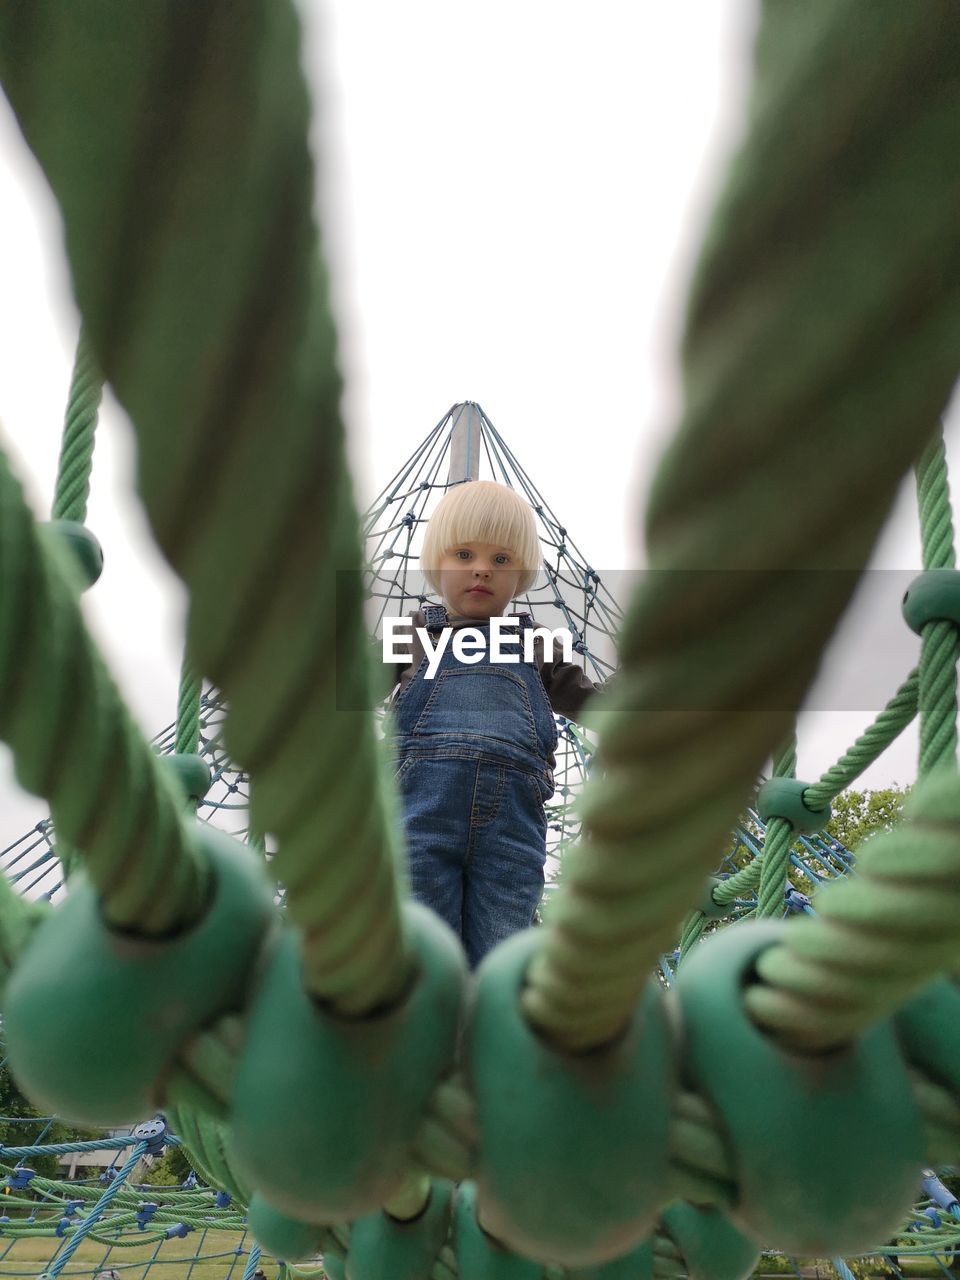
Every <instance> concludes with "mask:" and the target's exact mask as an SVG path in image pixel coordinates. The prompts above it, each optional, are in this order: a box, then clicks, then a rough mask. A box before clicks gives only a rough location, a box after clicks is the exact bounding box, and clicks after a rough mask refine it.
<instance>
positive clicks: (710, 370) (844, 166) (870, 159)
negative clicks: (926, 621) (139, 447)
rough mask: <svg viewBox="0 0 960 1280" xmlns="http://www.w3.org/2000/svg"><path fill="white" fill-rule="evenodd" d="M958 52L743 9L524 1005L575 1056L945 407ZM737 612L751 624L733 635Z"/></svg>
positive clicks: (842, 10)
mask: <svg viewBox="0 0 960 1280" xmlns="http://www.w3.org/2000/svg"><path fill="white" fill-rule="evenodd" d="M787 26H789V28H790V30H789V33H786V32H781V27H787ZM798 27H803V28H804V29H805V37H808V38H804V39H798V38H797V28H798ZM787 35H788V36H789V38H786V36H787ZM814 37H816V38H814ZM957 55H958V39H957V32H956V30H954V29H953V28H952V27H951V24H950V23H949V21H948V9H947V7H946V6H945V5H944V4H940V3H930V4H921V5H917V6H910V7H909V10H907V9H905V8H904V7H903V6H899V5H896V4H894V3H892V0H880V3H877V4H874V5H870V6H858V5H852V4H840V5H835V6H831V7H830V8H829V10H824V9H823V8H822V7H820V6H811V7H809V8H804V9H803V10H801V11H794V10H793V8H792V7H788V11H787V10H785V9H784V7H782V6H775V5H770V6H767V8H766V9H765V10H764V17H763V23H762V28H761V33H760V38H759V43H758V63H757V78H756V82H755V88H754V95H753V111H752V115H751V133H750V137H749V138H748V140H747V143H746V145H745V147H744V149H743V151H742V153H741V155H740V156H739V157H738V159H737V160H736V162H735V163H734V165H733V168H732V171H731V176H730V179H729V182H728V187H727V190H726V192H725V194H724V197H723V199H722V201H721V205H720V208H719V211H718V213H717V214H716V216H715V220H714V224H713V227H712V228H711V231H710V234H709V237H708V243H707V249H706V251H705V253H704V256H703V260H702V261H701V264H700V268H699V270H698V274H697V279H696V281H695V285H694V291H693V298H692V302H691V304H690V310H689V319H688V328H687V337H686V342H685V351H684V373H685V380H686V412H685V417H684V421H683V423H682V426H681V429H680V432H679V434H678V436H677V438H676V440H675V442H674V444H673V445H672V446H671V448H670V450H669V451H668V453H667V455H666V458H665V460H664V462H663V464H662V466H661V469H660V473H659V476H658V478H657V481H656V484H655V486H654V490H653V494H652V497H651V502H650V510H649V515H648V532H649V558H650V563H651V565H652V568H653V570H654V571H653V572H651V573H650V574H648V575H647V579H646V582H645V583H644V586H643V589H642V591H641V593H640V596H639V597H638V599H637V600H636V601H635V602H634V605H633V607H632V608H631V611H630V614H629V616H628V619H627V622H626V626H625V630H624V633H623V636H622V643H621V650H620V651H621V659H622V672H621V677H620V688H619V690H618V691H617V693H616V697H615V700H614V695H613V691H611V700H612V701H615V707H614V710H612V711H611V712H610V713H609V715H608V717H607V720H606V723H605V724H604V725H602V726H601V729H602V733H601V743H600V748H599V750H598V753H597V757H596V760H597V770H596V772H595V775H594V779H593V780H591V784H590V785H589V786H588V788H587V791H586V793H585V795H584V803H583V816H584V838H583V841H582V843H581V845H580V846H579V847H578V848H576V849H574V850H572V851H571V853H570V854H569V855H568V858H567V865H566V868H565V878H564V882H563V884H562V885H561V887H560V890H559V891H558V893H557V895H556V897H555V899H554V922H553V923H552V925H551V927H550V928H548V929H547V930H545V937H544V944H543V949H542V952H541V953H540V955H539V956H538V957H537V958H536V959H535V961H534V962H533V964H532V965H531V968H530V971H529V974H528V987H527V989H526V991H525V992H524V997H523V1002H524V1008H525V1011H526V1013H527V1016H528V1018H530V1020H531V1021H532V1022H534V1023H535V1024H536V1025H537V1026H539V1027H540V1028H542V1029H543V1030H544V1031H545V1032H546V1033H547V1034H549V1035H550V1036H552V1037H554V1038H555V1039H557V1040H559V1041H560V1042H561V1043H563V1044H565V1045H567V1046H569V1047H574V1048H575V1047H586V1046H589V1045H591V1044H597V1043H600V1042H602V1041H603V1040H604V1039H606V1038H608V1037H609V1036H610V1035H612V1034H613V1033H615V1031H616V1030H617V1029H618V1027H620V1026H621V1025H622V1024H623V1022H624V1021H625V1019H626V1016H627V1014H628V1012H629V1010H630V1009H631V1007H632V1006H633V1004H634V1002H635V1000H636V998H637V994H638V991H639V989H640V987H641V985H642V983H643V982H644V981H645V977H646V974H647V973H648V972H649V969H650V967H651V966H652V964H653V962H654V960H655V957H656V956H657V955H659V954H660V953H661V952H662V951H664V950H666V949H667V948H668V947H669V946H670V945H672V939H673V937H674V935H675V930H676V926H677V922H678V921H679V920H680V919H681V918H682V917H683V915H684V911H685V908H686V907H687V906H688V904H689V903H690V901H692V900H694V899H695V897H696V895H697V893H698V891H699V889H700V887H701V885H702V881H703V878H704V877H705V875H706V874H707V873H708V871H709V870H710V868H711V865H712V864H713V862H714V860H715V857H716V851H717V850H718V849H719V848H720V847H722V842H723V839H724V836H725V833H726V831H727V830H729V827H730V825H731V823H732V821H733V820H734V818H735V816H736V814H737V812H738V811H739V808H740V806H741V805H742V800H743V797H744V795H746V794H747V793H748V791H749V787H750V784H751V782H752V780H753V778H754V777H755V776H756V773H757V771H758V770H759V768H760V766H761V765H762V763H763V759H764V757H765V756H766V755H767V753H768V752H769V751H770V750H771V748H772V747H773V745H774V744H775V743H776V742H778V741H781V740H782V739H783V737H784V735H785V733H786V732H787V731H788V729H789V727H790V725H791V724H792V722H793V720H794V718H795V713H796V711H797V709H798V708H799V705H800V703H801V700H802V697H803V694H804V692H805V690H806V688H807V687H808V685H809V683H810V681H811V679H812V677H813V675H814V673H815V670H816V666H817V662H818V656H819V654H820V652H821V651H822V649H823V646H824V643H825V641H826V639H827V637H828V635H829V633H830V631H831V630H832V628H833V626H834V623H835V621H836V619H837V617H838V616H839V614H840V612H841V610H842V609H843V608H844V606H845V605H846V603H847V601H848V599H849V597H850V594H851V591H852V589H853V586H854V583H855V580H856V576H857V572H858V571H859V568H860V566H862V565H863V564H864V563H865V561H866V559H867V556H868V554H869V551H870V548H871V546H872V544H873V541H874V538H875V536H876V533H877V530H878V529H879V528H880V525H881V523H882V521H883V519H884V517H885V514H886V511H887V510H888V508H889V505H890V502H891V500H892V497H893V495H894V492H895V489H896V486H897V483H898V481H899V478H900V476H901V475H902V474H903V472H904V471H905V470H906V468H907V466H908V465H909V463H910V462H911V461H912V459H913V455H914V454H915V451H916V439H917V430H918V427H917V424H918V423H920V424H926V423H930V422H933V421H934V420H935V418H936V415H937V413H938V412H939V410H940V408H941V406H942V404H943V403H944V402H945V400H946V397H947V395H948V393H949V390H950V388H951V386H952V383H953V380H954V377H955V373H956V367H957V355H956V353H957V351H958V350H960V307H958V298H957V290H956V284H955V282H956V280H957V279H958V278H960V272H958V271H957V270H956V267H957V265H958V263H957V257H958V256H960V250H958V246H957V243H956V238H955V236H954V235H953V231H952V229H951V226H950V216H949V215H948V213H947V210H948V209H951V208H955V207H956V202H957V199H958V196H960V192H958V190H957V187H958V176H957V174H956V172H954V173H953V175H952V176H951V177H950V178H949V179H948V180H946V181H945V180H944V174H943V170H944V168H945V167H946V166H945V158H946V157H947V155H948V154H949V153H950V149H951V147H952V143H951V142H950V140H949V139H950V135H951V132H952V129H953V127H954V126H953V124H952V123H951V121H953V122H955V117H956V112H957V110H958V107H960V101H958V100H960V90H958V86H957V83H956V78H955V75H954V72H953V70H952V69H951V65H954V66H955V62H954V60H955V59H956V57H957ZM880 68H882V73H881V70H880ZM837 111H842V114H843V118H844V120H845V121H846V126H845V128H844V130H843V132H842V134H838V132H837V130H836V128H835V126H834V123H833V122H834V121H835V120H836V118H837V115H836V112H837ZM894 119H895V120H896V122H897V126H896V128H891V127H890V121H891V120H894ZM788 140H789V141H788ZM824 190H829V192H830V198H829V199H825V198H824V197H823V192H824ZM921 191H922V192H923V199H922V201H920V203H921V204H922V206H923V207H922V209H918V212H917V217H916V219H913V218H911V219H909V220H908V221H909V222H910V226H909V227H905V223H904V217H903V212H902V211H903V208H904V207H905V204H904V202H905V201H906V202H908V203H910V205H911V207H912V203H913V202H914V201H916V200H917V197H918V193H919V192H921ZM928 197H929V203H928ZM945 202H946V203H945ZM787 244H789V246H790V250H789V253H787V252H784V246H785V245H787ZM947 259H949V265H948V262H947ZM951 281H952V282H953V283H951ZM918 297H919V298H921V299H922V302H918ZM747 389H749V393H748V390H747ZM827 456H829V457H830V459H831V466H830V468H829V469H819V470H818V471H817V497H818V501H820V502H822V503H823V504H825V506H826V508H827V509H829V510H830V512H831V519H830V521H829V522H828V523H827V524H821V525H818V527H817V529H816V536H815V538H811V534H810V525H809V521H808V519H807V518H806V508H807V503H808V495H807V493H806V492H805V491H804V487H803V485H802V483H798V479H797V478H798V477H802V476H804V475H806V474H808V473H809V471H810V466H811V459H814V458H821V457H827ZM748 517H749V518H748ZM757 528H759V529H762V530H763V537H762V538H759V539H758V538H756V537H755V535H754V530H755V529H757ZM791 570H794V571H798V570H804V571H806V572H804V573H798V572H793V573H791ZM847 570H850V572H846V571H847ZM694 571H701V572H694ZM707 571H712V572H707ZM745 609H749V612H750V613H751V615H753V616H760V617H762V618H763V619H764V622H765V626H764V628H762V629H761V628H744V627H743V626H742V624H741V618H742V614H743V612H744V610H745ZM597 773H604V774H605V777H603V778H602V779H601V780H600V781H596V774H597ZM664 866H669V868H670V875H669V877H664V876H663V871H662V869H663V867H664Z"/></svg>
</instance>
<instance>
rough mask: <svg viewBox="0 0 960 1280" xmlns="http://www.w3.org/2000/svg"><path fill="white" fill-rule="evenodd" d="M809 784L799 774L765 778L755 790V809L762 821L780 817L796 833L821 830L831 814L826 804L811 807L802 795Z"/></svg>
mask: <svg viewBox="0 0 960 1280" xmlns="http://www.w3.org/2000/svg"><path fill="white" fill-rule="evenodd" d="M809 786H810V783H809V782H801V781H800V779H799V778H768V779H767V781H766V782H765V783H764V784H763V785H762V786H761V788H760V790H759V791H758V792H757V813H759V815H760V817H761V818H762V819H763V821H764V822H769V821H770V819H771V818H783V819H784V821H785V822H789V823H790V826H791V827H792V828H793V830H794V831H795V832H796V833H797V835H799V836H809V835H813V834H814V832H816V831H822V830H823V828H824V827H825V826H826V825H827V823H828V822H829V821H830V818H831V816H832V814H831V810H830V806H829V805H827V806H826V807H825V808H823V809H811V808H810V807H809V805H808V804H806V802H805V801H804V798H803V793H804V792H805V791H806V790H807V788H808V787H809Z"/></svg>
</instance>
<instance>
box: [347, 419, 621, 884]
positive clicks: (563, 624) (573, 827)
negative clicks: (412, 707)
mask: <svg viewBox="0 0 960 1280" xmlns="http://www.w3.org/2000/svg"><path fill="white" fill-rule="evenodd" d="M480 479H496V480H497V481H498V482H499V483H501V484H506V485H508V486H509V487H510V488H513V489H515V490H516V491H517V492H518V493H522V494H523V496H524V497H525V498H526V500H527V501H528V502H529V503H530V505H531V507H532V509H533V512H534V517H535V521H536V526H537V530H538V533H539V537H540V544H541V548H542V553H543V566H544V567H543V572H542V577H543V582H542V583H540V582H538V583H536V584H534V585H533V586H532V587H531V589H530V590H529V591H528V592H527V593H526V594H525V595H524V596H523V597H522V598H519V599H518V602H517V604H518V607H519V608H521V609H525V610H528V611H529V612H531V613H532V614H533V615H534V618H535V620H536V621H537V623H538V624H539V625H541V626H549V628H550V629H551V630H553V629H554V628H562V629H565V630H567V631H568V632H569V633H570V635H571V637H572V639H571V649H572V651H573V653H574V654H576V655H578V657H577V658H576V659H575V660H576V661H581V660H582V665H583V666H584V669H585V670H586V672H587V674H588V675H589V676H590V678H591V679H592V680H594V681H595V682H597V683H601V682H604V681H606V680H607V679H608V678H609V676H610V674H611V673H612V670H613V667H614V664H615V662H616V654H615V635H616V631H617V630H618V628H619V626H620V624H621V622H622V616H623V615H622V610H621V607H620V605H619V604H618V602H617V600H616V599H615V598H614V595H613V594H612V593H611V590H610V588H609V586H608V585H607V583H606V582H605V581H603V580H602V579H601V576H600V574H599V573H598V572H597V570H596V569H595V568H594V567H593V566H592V565H591V563H590V562H589V561H588V560H587V559H586V557H585V556H584V555H583V553H582V552H581V551H580V550H579V548H578V547H577V545H576V543H575V542H574V541H573V539H572V538H571V536H570V534H569V532H568V530H567V528H566V527H565V525H564V524H563V523H562V522H561V521H560V520H559V518H558V517H557V515H556V514H555V512H554V511H553V510H552V508H551V507H550V506H549V504H548V503H547V501H546V499H545V498H544V497H543V495H542V494H541V492H540V491H539V489H538V488H537V486H536V485H535V484H534V482H533V480H532V479H531V478H530V476H529V475H528V474H527V472H526V471H525V470H524V469H523V467H522V466H521V465H520V463H519V461H518V460H517V458H516V457H515V456H514V454H513V452H512V450H511V449H510V448H509V446H508V445H507V443H506V441H505V440H504V439H503V437H502V436H501V435H500V433H499V432H498V431H497V429H496V427H495V426H494V425H493V423H492V422H491V421H490V419H489V417H488V416H487V414H486V413H485V412H484V411H483V409H482V408H481V407H480V406H479V405H478V404H476V403H474V402H472V401H467V402H464V403H462V404H456V405H453V406H452V407H451V408H450V409H449V410H448V411H447V412H446V413H445V414H444V416H443V417H442V418H441V419H440V421H439V422H438V423H437V425H436V426H435V427H434V428H433V430H432V431H431V432H430V433H429V435H428V436H427V438H426V439H425V440H424V441H423V442H422V444H421V445H420V447H419V448H418V449H417V450H416V451H415V452H414V454H413V455H412V456H411V457H410V458H409V459H408V460H407V462H406V463H405V464H404V465H403V466H402V467H401V468H400V469H399V470H398V471H397V472H396V474H395V475H394V476H393V478H392V479H391V480H390V481H389V482H388V484H387V485H385V486H384V488H383V490H382V491H381V492H380V493H379V494H378V495H377V497H376V498H375V499H374V501H373V502H372V503H371V505H370V509H369V510H368V511H367V513H366V514H365V516H364V517H363V519H362V529H363V536H364V549H365V550H364V555H365V565H364V574H363V584H364V595H365V597H367V598H369V600H370V601H371V604H372V608H369V609H368V626H369V627H370V629H371V631H372V632H373V639H374V654H375V662H379V655H380V652H381V649H382V628H383V621H384V618H386V617H402V616H408V615H410V614H411V613H412V612H413V611H414V610H415V609H418V608H421V607H422V606H423V605H425V604H436V603H439V601H438V599H437V597H436V596H435V594H434V593H432V592H431V590H430V588H429V586H428V585H427V583H426V580H425V579H424V577H423V574H422V572H420V570H419V568H418V565H419V551H420V545H421V542H422V535H423V531H424V527H425V525H426V523H427V521H428V520H429V518H430V513H431V511H432V509H433V506H435V505H436V502H438V501H439V499H440V498H441V497H442V496H443V494H444V493H446V492H447V491H448V490H449V489H450V488H451V487H452V486H454V485H457V484H463V483H464V482H465V481H469V480H480ZM388 683H389V681H388ZM555 719H556V722H557V738H558V746H557V751H556V768H555V771H554V779H555V796H554V800H553V802H552V803H550V804H549V805H548V806H547V814H548V837H547V856H548V863H547V868H548V877H549V878H551V879H555V878H556V876H557V875H559V873H560V868H561V864H562V857H563V853H564V851H565V850H566V849H567V848H568V847H569V846H570V845H571V844H572V843H573V842H574V841H575V840H576V839H577V837H578V836H579V834H580V822H579V818H578V817H577V815H576V812H575V808H574V802H575V799H576V797H577V796H578V795H579V793H580V791H581V789H582V787H583V784H584V782H585V781H586V778H587V774H588V771H589V768H590V759H591V756H592V754H593V751H594V743H593V742H592V741H591V739H590V737H589V735H588V734H586V733H585V732H584V731H583V730H582V728H581V727H580V726H578V725H577V724H576V723H575V722H574V721H572V720H570V719H568V718H567V717H566V716H563V715H557V716H556V717H555ZM548 896H549V895H548Z"/></svg>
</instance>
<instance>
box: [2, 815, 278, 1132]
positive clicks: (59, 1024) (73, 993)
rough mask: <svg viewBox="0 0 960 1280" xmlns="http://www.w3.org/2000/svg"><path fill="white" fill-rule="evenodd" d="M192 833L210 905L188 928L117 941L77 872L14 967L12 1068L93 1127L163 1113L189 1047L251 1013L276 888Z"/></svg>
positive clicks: (227, 844) (238, 848)
mask: <svg viewBox="0 0 960 1280" xmlns="http://www.w3.org/2000/svg"><path fill="white" fill-rule="evenodd" d="M194 830H195V835H196V840H197V843H198V844H199V846H200V849H201V852H202V854H203V855H205V857H206V858H207V860H208V861H209V864H210V869H211V876H210V885H211V899H210V902H209V904H208V906H207V908H206V910H205V911H204V913H203V915H202V917H201V919H200V920H199V921H198V922H197V923H196V924H195V925H193V926H192V927H191V928H190V929H188V930H186V931H185V932H183V933H181V934H178V935H177V936H176V937H173V938H170V939H168V940H152V939H148V938H141V937H137V936H135V935H131V934H126V933H119V932H116V931H114V930H112V929H110V928H109V927H108V926H107V925H106V924H105V923H104V921H103V918H102V916H101V914H100V901H99V897H98V895H97V892H96V890H95V889H94V888H93V887H92V886H91V885H90V884H89V882H87V881H86V880H84V879H83V878H82V877H81V876H80V875H79V874H78V875H77V876H76V877H75V878H74V880H73V881H71V884H70V893H69V896H68V897H67V900H66V902H64V903H63V905H62V906H60V907H58V908H57V909H56V910H55V911H53V912H51V913H50V915H49V916H48V917H47V919H46V920H45V921H44V922H43V924H41V925H40V926H39V928H37V929H36V930H35V932H34V933H33V935H32V937H31V939H30V942H29V944H28V945H27V948H26V950H25V952H24V953H23V955H22V956H21V958H20V959H19V961H18V962H17V964H16V966H15V968H14V972H13V974H12V976H11V978H10V981H9V984H8V986H7V992H6V1005H5V1008H4V1020H5V1023H6V1033H7V1044H8V1049H9V1054H10V1063H11V1066H12V1068H13V1072H14V1074H15V1076H16V1077H17V1079H18V1080H19V1081H21V1082H22V1084H23V1087H24V1088H25V1089H26V1091H27V1092H28V1093H29V1095H30V1097H31V1099H32V1100H33V1101H34V1102H35V1103H37V1104H38V1105H39V1106H40V1107H42V1108H43V1109H45V1110H46V1111H51V1112H56V1113H58V1114H59V1115H62V1116H64V1117H65V1118H67V1119H70V1120H74V1121H79V1122H81V1123H85V1124H94V1125H118V1124H126V1123H129V1122H131V1121H136V1120H139V1119H141V1118H142V1117H143V1116H144V1115H148V1114H150V1113H151V1112H153V1111H155V1110H156V1109H157V1108H158V1107H160V1106H162V1104H163V1100H164V1098H163V1092H164V1087H165V1082H166V1080H167V1078H168V1076H169V1073H170V1070H171V1068H172V1066H173V1064H174V1059H175V1058H176V1055H177V1052H178V1050H179V1049H180V1048H181V1046H182V1045H184V1044H185V1043H186V1041H188V1040H189V1039H191V1038H192V1037H193V1036H195V1035H196V1034H197V1032H198V1031H200V1030H202V1028H204V1027H206V1026H209V1025H211V1024H212V1023H213V1022H215V1021H216V1020H217V1018H218V1017H220V1015H222V1014H224V1013H228V1012H230V1011H232V1010H236V1009H240V1008H242V1007H243V1004H244V998H245V995H246V989H247V984H248V982H249V979H250V976H251V973H252V971H253V967H254V964H255V962H256V958H257V954H258V952H259V949H260V943H261V940H262V938H263V936H264V934H265V932H266V930H267V928H268V926H269V924H270V922H271V920H273V919H274V916H275V911H274V906H273V890H272V887H271V885H270V884H268V882H267V879H266V877H265V875H264V871H263V863H262V861H261V860H260V859H259V858H258V857H257V856H256V855H255V854H253V853H252V852H251V851H250V850H248V849H247V848H246V847H245V846H244V845H242V844H239V843H238V842H237V841H235V840H232V839H231V838H230V837H229V836H228V835H226V834H225V833H224V832H222V831H217V830H216V829H215V828H213V827H210V826H207V825H206V824H203V823H197V824H195V828H194Z"/></svg>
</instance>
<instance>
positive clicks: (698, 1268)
mask: <svg viewBox="0 0 960 1280" xmlns="http://www.w3.org/2000/svg"><path fill="white" fill-rule="evenodd" d="M660 1221H661V1225H662V1227H663V1230H664V1231H665V1232H666V1234H667V1235H668V1236H669V1237H670V1239H671V1240H672V1241H673V1243H674V1244H675V1245H676V1246H677V1248H678V1249H679V1250H680V1252H681V1253H682V1254H683V1261H684V1263H685V1264H686V1269H687V1277H688V1280H741V1277H743V1276H748V1275H750V1273H751V1272H752V1271H753V1269H754V1267H755V1266H756V1265H757V1263H758V1262H759V1261H760V1246H759V1245H758V1244H757V1243H756V1242H755V1241H754V1240H751V1239H749V1237H747V1236H745V1235H744V1234H743V1233H742V1232H741V1231H738V1230H737V1228H736V1227H735V1226H734V1225H733V1223H732V1222H731V1221H730V1219H729V1218H727V1217H725V1216H724V1214H722V1213H720V1212H719V1210H717V1209H703V1208H699V1207H698V1206H696V1205H692V1204H686V1203H685V1202H684V1201H682V1200H678V1201H677V1202H676V1203H675V1204H672V1205H670V1206H669V1207H668V1208H666V1209H665V1210H664V1211H663V1213H662V1214H661V1218H660Z"/></svg>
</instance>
